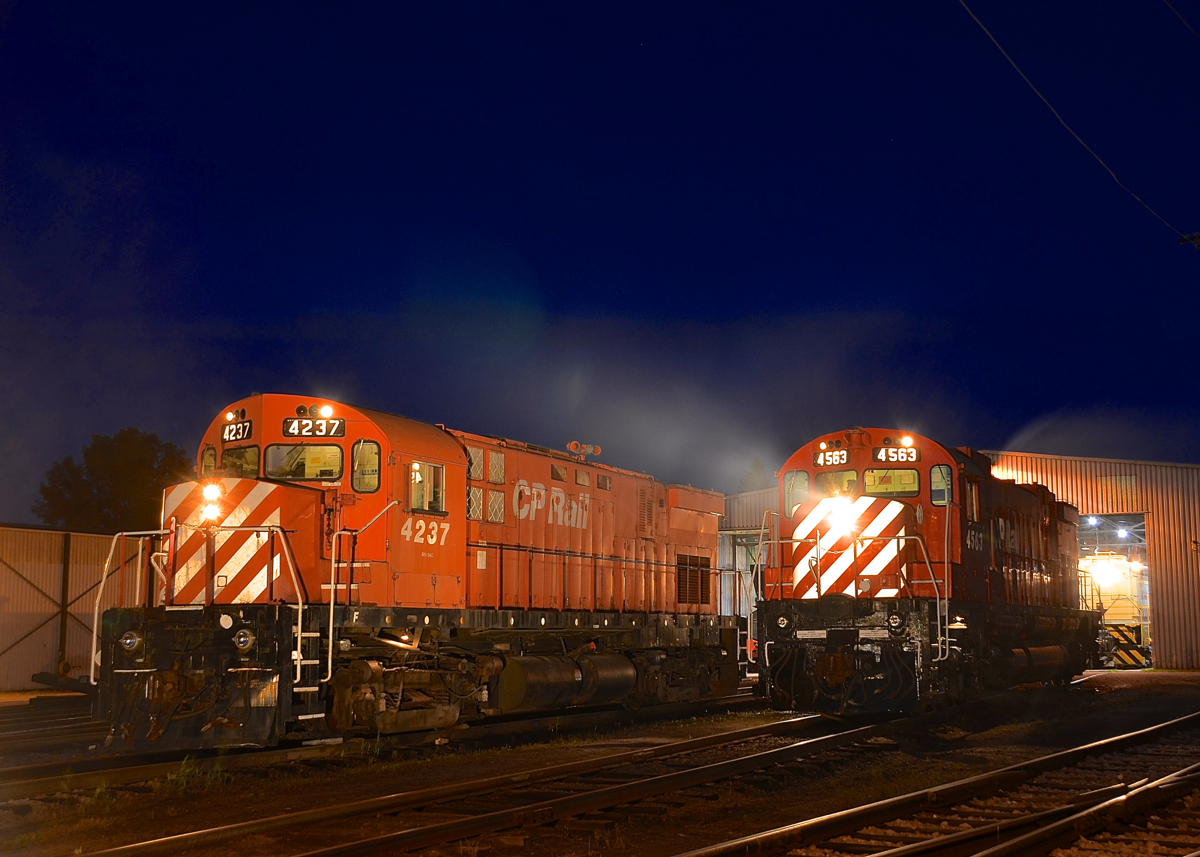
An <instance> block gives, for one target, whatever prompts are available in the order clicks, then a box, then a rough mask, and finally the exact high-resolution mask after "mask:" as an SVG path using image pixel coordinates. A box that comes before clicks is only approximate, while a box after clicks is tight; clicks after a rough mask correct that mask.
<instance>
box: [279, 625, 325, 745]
mask: <svg viewBox="0 0 1200 857" xmlns="http://www.w3.org/2000/svg"><path fill="white" fill-rule="evenodd" d="M287 606H288V607H290V608H291V609H292V610H294V611H295V612H296V616H295V622H294V623H292V624H291V631H292V647H291V658H292V682H291V685H292V687H291V707H290V714H289V716H288V720H289V722H290V721H295V722H296V724H297V726H298V727H299V731H301V732H323V731H324V730H325V701H324V700H323V699H322V698H321V695H320V690H321V632H320V630H319V625H318V623H319V621H320V615H319V612H320V611H317V610H311V611H309V612H310V613H311V614H312V621H311V625H312V627H311V629H309V628H306V626H305V623H304V618H305V617H304V605H303V604H302V603H301V604H289V605H287Z"/></svg>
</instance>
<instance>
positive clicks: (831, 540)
mask: <svg viewBox="0 0 1200 857" xmlns="http://www.w3.org/2000/svg"><path fill="white" fill-rule="evenodd" d="M834 499H836V498H832V497H827V498H826V499H824V500H822V501H821V502H820V503H818V504H817V508H816V509H813V511H812V512H811V513H809V515H808V517H807V518H805V519H804V521H805V523H807V522H808V521H809V519H811V518H812V517H813V515H814V514H816V511H817V509H820V508H821V507H822V506H824V507H825V509H826V515H827V514H829V512H831V511H833V508H834V506H833V501H834ZM873 502H874V498H873V497H867V496H862V497H859V498H858V499H857V500H855V501H854V505H852V506H851V507H850V512H851V514H850V515H849V518H850V520H851V521H857V520H858V516H859V515H861V514H862V513H863V512H864V511H865V510H866V509H867V508H868V507H869V506H870V505H871V503H873ZM824 517H825V515H821V516H819V517H818V518H817V519H816V521H814V522H813V526H814V527H815V526H816V522H817V521H820V520H821V519H822V518H824ZM801 526H803V524H801ZM799 531H800V527H797V528H796V532H799ZM808 532H812V527H810V528H809V530H808ZM843 535H845V533H838V532H835V531H833V530H830V531H828V532H826V533H825V535H823V536H821V537H820V538H819V539H818V540H817V543H816V544H814V545H813V546H812V547H811V548H809V549H808V553H806V554H804V556H803V557H801V558H800V561H799V562H797V563H796V567H795V569H794V570H793V572H792V586H793V587H795V586H799V585H800V580H801V579H802V578H803V577H804V575H806V574H808V561H809V560H810V559H812V558H813V557H814V556H816V554H817V549H818V547H819V548H820V552H821V553H828V552H829V549H830V548H831V547H833V546H834V545H835V544H837V541H838V539H840V538H841V537H842V536H843ZM793 538H802V536H793Z"/></svg>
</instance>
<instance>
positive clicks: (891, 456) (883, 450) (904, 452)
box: [871, 446, 921, 464]
mask: <svg viewBox="0 0 1200 857" xmlns="http://www.w3.org/2000/svg"><path fill="white" fill-rule="evenodd" d="M871 460H872V461H885V462H887V463H889V464H891V463H895V462H899V463H903V462H908V461H920V460H921V450H919V449H917V448H916V447H915V446H907V447H906V446H877V447H875V448H874V449H872V450H871Z"/></svg>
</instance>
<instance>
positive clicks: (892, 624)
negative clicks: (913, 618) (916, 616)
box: [887, 613, 904, 631]
mask: <svg viewBox="0 0 1200 857" xmlns="http://www.w3.org/2000/svg"><path fill="white" fill-rule="evenodd" d="M887 622H888V627H889V628H891V629H892V630H893V631H899V630H900V626H901V625H903V624H904V617H903V616H901V615H900V614H899V613H893V614H892V615H891V616H888V620H887Z"/></svg>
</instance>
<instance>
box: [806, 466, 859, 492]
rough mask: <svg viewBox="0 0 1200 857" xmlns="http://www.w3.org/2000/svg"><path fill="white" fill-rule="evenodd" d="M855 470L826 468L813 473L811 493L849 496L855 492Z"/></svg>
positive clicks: (856, 480)
mask: <svg viewBox="0 0 1200 857" xmlns="http://www.w3.org/2000/svg"><path fill="white" fill-rule="evenodd" d="M857 489H858V471H857V470H826V471H825V472H824V473H815V474H813V494H815V495H816V496H818V497H849V496H850V495H851V494H855V493H857Z"/></svg>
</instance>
